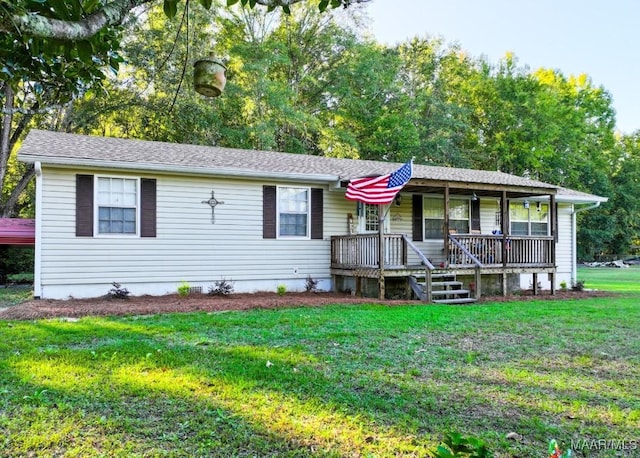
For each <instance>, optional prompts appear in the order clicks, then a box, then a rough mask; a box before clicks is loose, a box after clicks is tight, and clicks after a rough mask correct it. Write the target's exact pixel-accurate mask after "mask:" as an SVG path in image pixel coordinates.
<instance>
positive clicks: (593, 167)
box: [0, 0, 640, 259]
mask: <svg viewBox="0 0 640 458" xmlns="http://www.w3.org/2000/svg"><path fill="white" fill-rule="evenodd" d="M365 1H366V0H360V1H357V0H354V1H344V0H343V1H328V0H327V1H317V0H314V1H300V0H274V1H270V0H263V1H260V0H257V1H255V2H253V1H251V0H246V1H243V0H238V1H233V0H232V1H230V2H227V4H220V3H218V2H216V1H211V0H202V1H200V2H199V3H200V4H201V5H203V6H205V7H206V8H207V9H203V8H200V7H198V6H197V5H195V4H189V2H186V1H184V2H182V1H178V0H164V1H159V0H155V1H152V0H106V1H104V2H97V1H95V0H68V1H65V2H50V1H49V0H44V1H41V2H35V1H31V0H19V1H18V2H11V3H10V4H9V3H7V2H6V0H4V1H3V0H0V5H1V7H0V11H2V13H0V24H1V25H0V27H5V28H6V27H7V18H11V19H12V21H13V20H14V19H15V18H16V17H18V16H20V15H21V14H25V13H27V12H28V13H29V14H30V15H31V16H35V17H40V18H42V17H46V18H50V19H57V20H60V21H63V22H62V24H63V25H64V24H67V25H68V23H69V22H73V21H75V22H76V23H81V24H85V25H86V23H87V22H88V21H89V18H95V17H97V16H99V15H100V14H103V13H105V12H106V11H108V9H109V8H116V9H117V10H118V11H119V12H122V11H125V10H126V11H127V12H128V11H130V10H131V9H132V8H133V7H136V6H140V5H146V9H145V10H144V12H142V13H141V14H139V15H138V16H137V17H132V19H131V20H130V21H128V22H124V23H123V20H124V16H123V17H122V18H120V19H118V21H116V22H108V23H107V25H106V26H104V27H102V28H98V29H96V31H95V34H94V35H90V36H87V37H83V38H82V39H81V41H77V42H74V43H72V42H69V41H65V40H60V39H58V38H60V37H58V38H52V37H51V36H50V35H51V34H49V35H47V33H40V32H38V33H36V32H29V33H26V32H25V33H21V34H17V33H15V32H14V33H12V34H9V35H7V37H9V38H7V37H4V36H3V40H5V42H4V44H5V47H4V48H5V49H4V50H3V51H0V52H4V53H5V54H2V57H3V59H4V60H3V65H4V68H3V69H2V73H0V75H1V77H2V84H3V85H2V88H3V90H4V91H5V92H4V98H3V102H4V106H5V110H4V112H5V124H3V125H7V124H6V122H7V119H8V118H7V116H6V114H7V113H11V116H13V117H12V119H11V120H10V125H11V126H12V127H11V129H13V130H10V131H8V132H13V135H10V136H9V138H10V139H11V141H13V143H10V142H7V145H9V146H8V148H5V149H4V150H3V151H9V152H10V151H11V150H12V148H13V146H14V145H15V142H17V141H18V139H19V137H20V134H21V133H22V132H24V130H25V129H26V128H27V127H28V126H29V125H30V124H34V123H36V122H38V123H46V125H47V126H55V128H60V129H64V130H68V131H74V132H81V133H93V134H100V135H111V136H122V137H133V138H144V139H154V140H161V141H169V142H183V143H194V144H207V145H212V144H215V145H221V146H229V147H238V148H246V149H270V150H279V151H288V152H293V153H302V154H317V155H326V156H334V157H351V158H361V159H378V160H389V161H398V162H403V161H405V160H407V159H409V158H411V157H415V158H416V162H418V163H424V164H433V165H442V166H454V167H467V168H479V169H488V170H500V171H504V172H508V173H513V174H516V175H522V176H529V177H531V178H534V179H538V180H542V181H546V182H549V183H554V184H557V185H561V186H565V187H569V188H574V189H578V190H581V191H585V192H590V193H594V194H598V195H603V196H606V197H609V198H610V201H609V202H608V203H606V204H603V205H602V207H601V208H600V209H598V210H594V211H589V212H583V213H579V219H580V226H579V228H580V229H579V252H580V257H581V258H584V259H589V258H593V257H596V256H599V255H602V254H604V253H614V252H615V253H624V252H626V251H628V250H629V249H630V247H631V246H632V245H633V243H634V240H637V239H638V238H639V236H638V234H639V231H640V227H639V226H640V223H639V221H638V219H639V217H638V215H639V211H640V209H639V208H638V206H637V205H635V202H636V201H640V200H638V193H639V192H640V189H638V184H637V182H636V179H635V178H634V177H637V173H638V171H639V169H638V167H640V163H639V162H638V161H639V153H638V151H639V148H640V147H639V146H638V145H639V144H640V141H639V140H638V136H637V134H633V135H630V136H618V137H616V134H615V113H614V110H613V108H612V100H611V96H610V95H609V93H608V92H607V91H606V90H605V89H604V88H602V87H596V86H594V85H593V84H592V82H591V80H590V79H589V78H588V76H587V75H578V76H565V75H563V74H562V73H561V72H559V71H558V70H550V69H544V68H541V69H537V70H534V71H532V70H530V69H529V68H527V67H524V66H521V65H519V64H518V60H517V58H516V57H515V56H514V55H512V54H506V55H505V57H504V58H503V59H501V60H500V61H498V62H496V63H491V62H488V61H486V59H482V58H473V57H471V56H469V55H467V54H466V53H465V52H464V50H462V49H461V48H460V47H459V46H457V45H450V44H446V43H445V42H444V41H443V40H442V39H435V38H430V37H423V38H418V37H416V38H414V39H411V40H408V41H406V42H404V43H400V44H397V45H395V46H383V45H380V44H378V43H375V42H374V41H372V40H371V39H369V38H366V37H365V36H364V35H363V34H362V31H363V30H364V27H363V24H364V23H366V16H363V12H362V10H361V8H348V9H347V10H343V9H340V10H339V11H337V12H334V11H324V10H329V9H331V8H336V7H339V6H347V5H351V4H355V3H365ZM234 3H239V4H243V5H245V6H247V7H248V8H237V7H231V8H229V7H227V6H228V4H234ZM296 3H298V5H297V6H296V7H295V8H293V7H292V5H293V4H296ZM62 5H66V6H65V7H63V6H62ZM260 5H263V6H266V8H263V9H259V8H254V7H258V6H260ZM151 6H153V7H151ZM269 11H270V12H269ZM323 11H324V12H323ZM170 17H172V18H173V19H169V18H170ZM12 24H14V25H12V27H13V26H15V25H16V24H17V27H18V28H20V27H23V28H22V29H21V30H23V31H26V30H29V29H28V28H25V27H26V26H25V25H21V24H23V22H20V21H17V22H16V21H13V22H12ZM45 24H49V25H50V23H48V22H47V21H45ZM113 24H117V25H113ZM120 24H122V25H120ZM122 27H126V33H123V29H122ZM12 30H15V29H12ZM125 36H126V38H123V37H125ZM80 42H82V45H79V46H75V44H77V43H80ZM70 43H72V44H70ZM211 52H214V53H215V54H216V55H217V56H219V57H222V58H223V59H224V61H225V63H226V64H227V79H228V82H227V88H226V90H225V93H224V96H223V97H220V98H217V99H205V98H203V97H201V96H199V95H198V94H196V93H195V91H194V90H193V88H192V87H191V83H190V81H191V72H192V63H193V61H194V60H195V59H197V58H198V57H199V56H207V55H208V54H209V53H211ZM125 59H126V65H123V62H124V60H125ZM117 68H119V71H118V75H117V78H116V77H115V73H114V72H113V71H112V70H115V69H117ZM8 90H10V91H9V92H7V91H8ZM10 97H12V99H11V100H10ZM52 106H53V107H55V109H53V110H52V109H51V108H50V107H52ZM44 107H49V109H48V110H45V111H43V108H44ZM39 125H41V126H42V125H43V124H39ZM3 134H4V132H3ZM3 154H4V153H3ZM5 157H7V158H8V157H9V154H8V153H7V154H6V156H5ZM9 163H10V164H11V166H10V167H11V168H10V169H9V168H5V170H6V171H10V173H8V174H7V176H8V177H9V178H8V179H7V180H5V186H4V191H3V192H4V194H3V200H2V203H4V208H5V213H6V212H7V209H11V210H10V211H13V212H14V213H15V211H16V208H22V209H23V210H24V211H28V209H29V203H28V202H29V199H25V198H24V197H23V204H21V205H18V206H17V207H16V205H15V203H14V200H12V199H14V198H15V196H17V195H20V192H17V193H16V192H13V191H16V190H19V188H20V186H22V185H20V183H21V182H22V181H23V180H21V177H22V178H24V177H26V178H27V179H26V181H24V182H25V183H28V178H29V175H28V173H29V171H28V170H21V169H20V168H21V167H24V166H23V165H20V164H17V163H16V162H15V160H12V161H8V162H7V164H9ZM23 189H24V188H23ZM23 196H24V193H23Z"/></svg>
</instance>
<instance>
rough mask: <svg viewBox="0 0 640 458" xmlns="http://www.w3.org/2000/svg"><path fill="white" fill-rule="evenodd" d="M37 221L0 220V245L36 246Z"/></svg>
mask: <svg viewBox="0 0 640 458" xmlns="http://www.w3.org/2000/svg"><path fill="white" fill-rule="evenodd" d="M35 243H36V220H35V219H20V218H0V245H35Z"/></svg>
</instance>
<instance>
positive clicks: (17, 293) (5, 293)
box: [0, 285, 33, 308]
mask: <svg viewBox="0 0 640 458" xmlns="http://www.w3.org/2000/svg"><path fill="white" fill-rule="evenodd" d="M32 297H33V286H32V285H16V286H10V287H7V288H4V287H1V286H0V308H2V307H10V306H12V305H16V304H19V303H21V302H24V301H27V300H29V299H31V298H32Z"/></svg>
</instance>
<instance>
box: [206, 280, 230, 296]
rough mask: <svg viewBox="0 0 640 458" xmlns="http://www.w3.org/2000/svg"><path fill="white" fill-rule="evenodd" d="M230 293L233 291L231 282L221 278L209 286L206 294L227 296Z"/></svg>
mask: <svg viewBox="0 0 640 458" xmlns="http://www.w3.org/2000/svg"><path fill="white" fill-rule="evenodd" d="M231 293H233V282H232V281H228V280H225V279H224V278H223V279H222V280H218V281H216V282H214V284H213V286H210V287H209V293H208V294H209V296H228V295H229V294H231Z"/></svg>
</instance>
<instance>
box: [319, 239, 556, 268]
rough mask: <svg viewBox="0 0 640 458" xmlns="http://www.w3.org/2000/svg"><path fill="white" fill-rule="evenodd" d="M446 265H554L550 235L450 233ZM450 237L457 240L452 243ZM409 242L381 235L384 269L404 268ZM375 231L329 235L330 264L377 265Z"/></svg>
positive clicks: (553, 246)
mask: <svg viewBox="0 0 640 458" xmlns="http://www.w3.org/2000/svg"><path fill="white" fill-rule="evenodd" d="M449 238H450V240H449V241H450V242H451V243H449V249H448V252H449V258H448V263H449V266H453V267H469V268H473V267H478V266H479V265H481V266H482V267H499V266H504V267H553V266H554V264H555V262H554V261H555V260H554V256H555V255H554V248H555V242H554V239H553V237H543V236H540V237H525V236H508V237H504V238H503V236H502V235H480V234H478V235H476V234H452V235H450V236H449ZM452 239H453V240H455V241H456V242H457V243H453V242H452ZM408 242H409V240H408V239H407V238H405V236H404V235H403V234H385V235H384V264H385V268H402V267H407V266H408V263H407V258H408ZM379 249H380V248H379V243H378V234H357V235H339V236H338V235H337V236H332V237H331V266H332V267H334V268H344V269H357V268H377V267H378V266H379V263H378V251H379Z"/></svg>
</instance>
